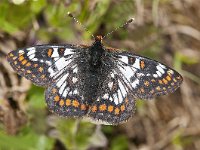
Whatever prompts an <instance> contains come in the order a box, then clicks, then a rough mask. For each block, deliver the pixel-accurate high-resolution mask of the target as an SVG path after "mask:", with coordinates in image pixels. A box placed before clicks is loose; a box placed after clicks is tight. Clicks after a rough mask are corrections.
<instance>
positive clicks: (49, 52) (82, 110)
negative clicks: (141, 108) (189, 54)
mask: <svg viewBox="0 0 200 150" xmlns="http://www.w3.org/2000/svg"><path fill="white" fill-rule="evenodd" d="M8 61H9V62H10V64H11V66H12V67H13V69H14V70H15V71H17V73H18V74H19V75H21V76H24V77H26V78H27V79H29V80H31V81H32V82H33V83H34V84H36V85H39V86H44V87H45V88H46V91H45V99H46V103H47V106H48V108H49V109H50V110H51V111H52V112H54V113H56V114H58V115H60V116H64V117H78V118H82V117H83V118H89V119H90V120H92V121H95V122H97V121H98V122H99V121H100V122H101V123H103V124H119V123H122V122H125V121H127V120H128V119H129V118H130V117H131V116H132V115H133V112H134V111H135V100H136V99H137V98H140V99H151V98H154V97H155V96H158V95H166V94H168V93H172V92H174V91H175V90H176V89H177V88H178V87H179V86H180V84H181V82H182V77H181V75H180V74H179V73H178V72H176V71H175V70H173V69H171V68H170V67H167V66H166V65H164V64H161V63H160V62H157V61H154V60H151V59H149V58H146V57H142V56H139V55H135V54H132V53H129V52H119V51H115V49H113V48H112V49H111V48H106V47H104V46H103V44H102V37H101V36H97V37H96V39H95V41H94V43H93V44H92V45H91V46H76V45H70V44H66V45H36V46H33V47H28V48H23V49H18V50H15V51H12V52H10V53H9V54H8Z"/></svg>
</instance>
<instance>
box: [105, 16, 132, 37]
mask: <svg viewBox="0 0 200 150" xmlns="http://www.w3.org/2000/svg"><path fill="white" fill-rule="evenodd" d="M134 20H135V18H131V19H129V20H128V21H126V22H125V23H124V24H123V25H121V26H119V27H117V28H115V29H114V30H112V31H111V32H108V33H107V34H106V35H104V36H103V38H102V39H104V38H106V37H107V36H109V35H110V34H112V33H113V32H116V31H117V30H119V28H124V27H125V26H127V25H128V24H130V23H132V22H133V21H134Z"/></svg>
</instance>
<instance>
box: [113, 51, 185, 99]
mask: <svg viewBox="0 0 200 150" xmlns="http://www.w3.org/2000/svg"><path fill="white" fill-rule="evenodd" d="M117 56H118V59H117V61H118V63H117V66H118V67H116V69H115V70H116V72H117V73H118V75H119V76H120V78H121V80H122V82H123V83H124V84H125V85H126V86H127V87H128V88H129V89H130V91H131V92H132V94H133V95H134V97H137V98H141V99H151V98H154V97H155V96H159V95H166V94H168V93H172V92H174V91H175V90H176V89H177V88H178V87H179V86H180V84H181V83H182V80H183V78H182V76H181V75H180V74H179V73H178V72H176V71H175V70H173V69H171V68H170V67H168V66H166V65H164V64H161V63H160V62H158V61H155V60H151V59H149V58H146V57H142V56H138V55H133V54H131V53H127V52H122V53H119V54H118V55H117Z"/></svg>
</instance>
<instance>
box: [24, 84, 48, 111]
mask: <svg viewBox="0 0 200 150" xmlns="http://www.w3.org/2000/svg"><path fill="white" fill-rule="evenodd" d="M28 99H29V105H30V107H31V108H37V109H41V108H45V107H46V104H45V99H44V88H41V87H37V86H35V85H33V86H32V87H31V89H30V90H29V92H28Z"/></svg>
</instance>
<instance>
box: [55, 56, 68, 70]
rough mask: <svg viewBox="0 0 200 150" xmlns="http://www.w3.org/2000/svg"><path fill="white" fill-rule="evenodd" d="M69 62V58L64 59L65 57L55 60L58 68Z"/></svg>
mask: <svg viewBox="0 0 200 150" xmlns="http://www.w3.org/2000/svg"><path fill="white" fill-rule="evenodd" d="M70 62H71V60H65V58H64V57H62V58H60V59H59V60H58V61H56V62H55V66H56V68H57V69H58V70H61V69H63V68H64V67H66V66H67V65H68V64H69V63H70Z"/></svg>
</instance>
